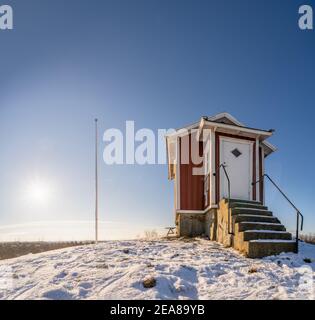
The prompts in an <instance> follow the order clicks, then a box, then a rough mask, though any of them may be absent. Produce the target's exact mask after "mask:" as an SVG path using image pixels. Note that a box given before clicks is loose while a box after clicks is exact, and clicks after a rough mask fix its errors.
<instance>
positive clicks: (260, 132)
mask: <svg viewBox="0 0 315 320" xmlns="http://www.w3.org/2000/svg"><path fill="white" fill-rule="evenodd" d="M204 124H205V125H209V126H211V127H215V128H223V129H231V130H237V131H240V132H246V133H253V134H256V135H260V136H265V137H270V136H272V132H269V131H265V130H260V129H252V128H247V127H243V126H241V127H240V126H235V125H232V124H225V123H218V122H213V121H209V120H204Z"/></svg>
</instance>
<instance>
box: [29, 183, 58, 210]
mask: <svg viewBox="0 0 315 320" xmlns="http://www.w3.org/2000/svg"><path fill="white" fill-rule="evenodd" d="M26 195H27V200H28V201H29V203H30V204H32V205H44V204H47V203H48V202H49V200H50V198H51V196H52V189H51V186H50V185H49V184H48V183H46V182H44V181H41V180H39V179H36V180H34V181H31V182H30V183H29V184H28V186H27V190H26Z"/></svg>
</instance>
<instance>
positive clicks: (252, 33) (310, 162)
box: [0, 0, 315, 240]
mask: <svg viewBox="0 0 315 320" xmlns="http://www.w3.org/2000/svg"><path fill="white" fill-rule="evenodd" d="M5 2H6V4H11V5H12V7H13V10H14V30H12V31H0V48H1V59H0V70H1V73H0V145H1V151H0V163H1V167H0V181H1V183H0V236H1V239H9V238H10V239H30V238H32V237H33V238H44V239H49V238H54V239H55V238H60V239H63V238H65V237H66V235H67V236H68V238H75V237H76V236H77V235H78V234H80V235H81V236H82V237H85V238H87V237H90V238H92V237H93V225H91V224H90V225H88V227H87V225H86V223H85V221H89V220H92V219H93V214H94V213H93V197H94V193H93V169H94V168H93V119H94V117H96V116H97V117H98V118H99V119H100V125H101V129H102V130H103V131H104V130H105V129H107V128H110V127H116V128H123V127H124V124H125V121H126V120H135V121H136V127H137V128H143V127H147V128H151V129H154V130H155V129H157V128H171V127H180V126H182V125H186V124H188V123H191V122H194V121H196V120H198V119H199V118H200V117H201V116H202V115H213V114H216V113H218V112H222V111H227V112H229V113H231V114H232V115H234V116H235V117H236V118H238V119H239V120H240V121H242V122H244V123H246V124H247V125H249V126H252V127H257V128H266V129H269V128H275V129H276V134H275V135H274V137H273V138H272V140H271V142H272V143H274V144H275V145H276V146H277V147H278V148H279V150H278V151H277V152H276V153H275V154H273V155H272V156H270V158H268V161H267V168H266V170H267V172H268V173H269V174H270V175H271V176H273V177H274V178H275V180H276V181H278V182H279V184H280V185H281V186H282V187H283V188H284V190H286V192H287V193H288V195H289V196H290V197H291V198H292V199H293V200H294V202H295V203H296V204H297V206H298V207H300V209H301V211H302V212H303V213H304V214H305V217H306V228H305V229H306V231H308V232H315V216H314V208H313V200H314V195H315V194H314V193H315V192H314V191H315V188H314V184H315V183H314V181H315V174H314V168H313V166H314V163H315V151H314V116H315V110H314V102H315V81H314V77H315V59H314V57H315V31H301V30H299V29H298V23H297V21H298V8H299V6H300V5H301V4H305V2H304V1H302V0H301V1H295V0H292V1H283V0H264V1H258V0H256V1H253V0H230V1H228V0H224V1H222V0H220V1H214V0H213V1H210V0H208V1H203V0H198V1H187V0H178V1H177V0H169V1H166V0H159V1H152V0H145V1H142V0H128V1H127V0H126V1H124V0H118V1H116V0H115V1H114V0H112V1H107V0H104V1H100V0H91V1H78V0H67V1H61V0H54V1H48V0H45V1H43V0H27V1H21V0H19V1H9V0H7V1H5ZM307 2H308V1H307ZM313 3H314V2H313ZM314 6H315V3H314ZM103 146H104V145H103V144H101V147H102V148H103ZM100 171H101V177H100V185H101V199H100V202H101V204H100V215H101V219H102V220H103V221H104V223H103V224H102V225H101V228H102V231H101V234H102V237H103V238H117V237H122V238H123V237H130V236H132V235H135V234H137V233H140V232H141V231H142V230H144V229H152V228H154V227H160V226H162V227H163V226H167V225H172V224H173V223H174V222H173V185H172V183H170V182H169V181H168V180H167V168H166V166H163V165H156V166H106V165H105V164H101V168H100ZM35 179H39V180H40V181H44V182H45V183H46V184H47V185H48V186H49V187H50V188H52V189H53V197H52V198H51V199H50V202H49V205H48V204H42V205H41V206H34V205H32V204H30V203H27V201H25V199H24V193H25V190H26V189H27V188H28V187H29V185H30V184H31V182H32V181H34V180H35ZM267 197H268V204H269V205H270V206H271V208H272V209H274V210H275V214H276V215H278V216H280V218H281V219H282V222H284V224H287V225H288V226H289V229H290V228H291V225H292V226H293V225H294V219H293V217H294V215H293V213H294V212H293V211H292V210H291V209H290V208H289V207H288V206H287V205H285V202H284V201H283V200H282V199H281V198H280V197H279V196H278V195H277V194H276V193H275V192H272V190H271V189H270V190H269V188H268V190H267ZM288 217H291V218H288ZM10 225H13V226H11V227H8V226H10ZM16 225H18V226H16ZM80 228H85V231H84V232H85V233H83V232H82V233H80V232H78V230H79V229H80ZM61 229H66V230H63V231H62V232H61ZM1 239H0V240H1Z"/></svg>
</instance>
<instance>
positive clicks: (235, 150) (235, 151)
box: [231, 148, 242, 158]
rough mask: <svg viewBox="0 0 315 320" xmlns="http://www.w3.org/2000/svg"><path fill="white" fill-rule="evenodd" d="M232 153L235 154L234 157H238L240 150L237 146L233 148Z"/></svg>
mask: <svg viewBox="0 0 315 320" xmlns="http://www.w3.org/2000/svg"><path fill="white" fill-rule="evenodd" d="M231 152H232V153H233V155H234V156H235V158H238V157H239V156H240V155H242V152H241V151H240V150H238V149H237V148H235V149H234V150H232V151H231Z"/></svg>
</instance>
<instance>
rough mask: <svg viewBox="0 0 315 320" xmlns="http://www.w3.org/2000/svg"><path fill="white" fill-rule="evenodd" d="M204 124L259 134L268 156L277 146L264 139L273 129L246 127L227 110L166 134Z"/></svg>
mask: <svg viewBox="0 0 315 320" xmlns="http://www.w3.org/2000/svg"><path fill="white" fill-rule="evenodd" d="M204 126H208V127H213V128H215V129H216V130H217V129H219V130H234V131H239V132H242V133H244V134H247V135H248V134H252V135H256V136H260V138H261V144H262V146H263V148H264V152H265V156H268V155H269V154H271V153H272V152H274V151H276V150H277V148H276V147H275V146H273V145H272V144H270V143H269V142H267V141H265V139H267V138H268V137H270V136H272V134H273V131H272V130H262V129H256V128H251V127H246V126H245V125H244V124H243V123H242V122H240V121H238V120H237V119H236V118H234V117H233V116H232V115H231V114H229V113H227V112H222V113H219V114H217V115H214V116H211V117H206V116H204V117H202V118H201V120H200V121H199V122H196V123H194V124H192V125H189V126H186V127H183V128H180V129H178V130H176V132H174V133H172V134H170V135H167V137H169V138H171V137H174V136H181V135H185V134H187V131H189V130H191V129H197V128H199V129H200V131H202V130H203V128H204Z"/></svg>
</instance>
